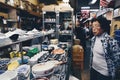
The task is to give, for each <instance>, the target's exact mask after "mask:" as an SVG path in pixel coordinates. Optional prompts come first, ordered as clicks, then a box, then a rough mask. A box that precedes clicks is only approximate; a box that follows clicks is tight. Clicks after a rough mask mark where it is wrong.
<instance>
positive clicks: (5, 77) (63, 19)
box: [0, 0, 120, 80]
mask: <svg viewBox="0 0 120 80" xmlns="http://www.w3.org/2000/svg"><path fill="white" fill-rule="evenodd" d="M98 16H104V17H106V18H107V20H109V22H110V31H109V34H110V36H112V37H114V38H115V39H116V40H117V41H118V42H120V0H0V79H2V80H89V56H90V55H89V52H90V38H91V37H90V36H91V35H89V34H88V35H87V33H86V34H85V35H86V37H85V41H86V43H85V44H86V49H84V46H82V45H80V44H81V43H82V42H83V41H80V40H79V39H76V36H74V28H75V27H76V22H77V21H82V22H83V23H84V28H85V29H86V30H89V29H90V26H91V25H90V20H91V19H92V18H95V17H98ZM70 25H71V26H70ZM69 26H70V27H69ZM78 47H79V49H80V51H77V48H78ZM119 79H120V78H119Z"/></svg>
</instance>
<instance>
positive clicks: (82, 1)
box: [39, 0, 99, 9]
mask: <svg viewBox="0 0 120 80" xmlns="http://www.w3.org/2000/svg"><path fill="white" fill-rule="evenodd" d="M57 1H62V0H39V2H40V3H44V4H45V5H49V4H57ZM69 1H70V2H69V3H70V5H71V7H73V8H77V9H79V8H80V7H83V6H90V7H91V8H95V9H96V8H97V9H98V8H99V0H97V2H96V3H95V4H94V5H89V2H91V1H92V0H69Z"/></svg>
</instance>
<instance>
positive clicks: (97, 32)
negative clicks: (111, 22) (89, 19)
mask: <svg viewBox="0 0 120 80" xmlns="http://www.w3.org/2000/svg"><path fill="white" fill-rule="evenodd" d="M92 31H93V34H94V35H95V36H100V35H101V34H102V33H103V30H102V29H101V27H100V23H99V22H98V21H94V22H93V23H92Z"/></svg>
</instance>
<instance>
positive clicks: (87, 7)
mask: <svg viewBox="0 0 120 80" xmlns="http://www.w3.org/2000/svg"><path fill="white" fill-rule="evenodd" d="M81 9H90V7H89V6H86V7H81Z"/></svg>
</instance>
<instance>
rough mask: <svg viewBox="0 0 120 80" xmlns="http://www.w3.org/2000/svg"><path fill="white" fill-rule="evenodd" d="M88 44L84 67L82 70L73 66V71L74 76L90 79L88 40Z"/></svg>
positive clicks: (85, 79) (80, 79)
mask: <svg viewBox="0 0 120 80" xmlns="http://www.w3.org/2000/svg"><path fill="white" fill-rule="evenodd" d="M86 44H87V46H86V51H85V53H84V69H83V70H80V69H75V68H74V67H73V71H72V74H73V76H75V77H76V78H78V79H79V80H90V78H89V57H90V55H89V54H90V53H89V52H90V42H89V41H87V42H86Z"/></svg>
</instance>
